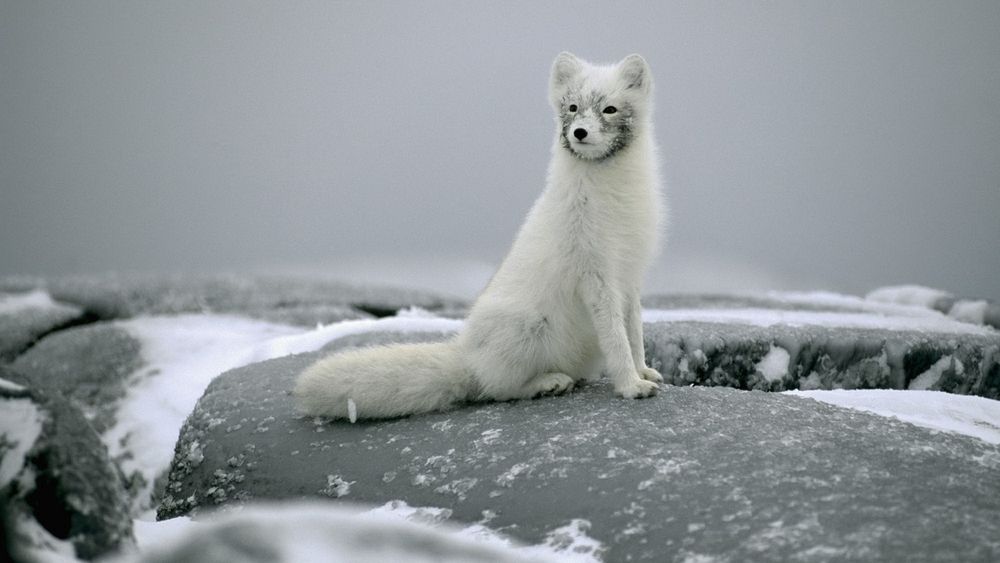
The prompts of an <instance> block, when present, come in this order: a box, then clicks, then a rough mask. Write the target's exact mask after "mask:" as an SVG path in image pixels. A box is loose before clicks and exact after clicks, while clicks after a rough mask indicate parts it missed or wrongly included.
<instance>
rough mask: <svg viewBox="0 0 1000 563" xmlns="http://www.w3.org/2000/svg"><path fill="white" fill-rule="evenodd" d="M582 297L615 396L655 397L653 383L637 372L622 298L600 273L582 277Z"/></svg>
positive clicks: (629, 397)
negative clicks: (595, 333)
mask: <svg viewBox="0 0 1000 563" xmlns="http://www.w3.org/2000/svg"><path fill="white" fill-rule="evenodd" d="M581 296H582V297H583V301H584V304H585V305H586V306H587V309H588V310H589V311H590V314H591V316H592V320H593V323H594V328H595V330H596V332H597V342H598V345H599V346H600V348H601V352H602V353H603V354H604V358H605V362H606V364H605V368H606V369H607V371H608V375H610V376H611V382H612V384H613V385H614V388H615V393H617V394H618V395H621V396H622V397H625V398H626V399H637V398H641V397H649V396H652V395H655V394H656V391H657V389H658V387H657V385H656V382H654V381H649V380H647V379H645V378H643V377H642V376H641V375H640V373H639V370H637V369H636V364H635V361H634V360H633V357H632V348H631V347H630V345H629V336H628V331H627V330H626V327H625V314H624V308H623V307H622V305H623V299H622V296H621V294H620V293H618V292H617V291H615V290H614V289H613V288H612V287H610V286H609V285H608V284H607V283H606V282H605V281H604V279H603V277H602V276H601V275H600V274H596V273H595V274H589V275H587V276H584V279H583V280H582V283H581Z"/></svg>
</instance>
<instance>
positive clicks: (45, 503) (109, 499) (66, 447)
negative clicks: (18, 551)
mask: <svg viewBox="0 0 1000 563" xmlns="http://www.w3.org/2000/svg"><path fill="white" fill-rule="evenodd" d="M0 379H4V380H7V381H9V382H13V383H16V384H19V385H21V386H23V388H21V389H14V388H11V387H9V386H6V385H4V386H0V408H9V406H10V405H12V403H8V402H9V401H24V400H28V401H30V402H31V404H32V405H34V407H35V408H36V409H37V411H38V412H39V413H40V414H41V418H42V428H41V433H40V434H39V435H38V437H37V439H36V441H35V442H34V443H33V444H32V445H31V446H30V449H27V451H26V453H25V455H24V458H23V460H18V461H19V463H18V464H17V465H18V467H20V470H19V471H18V472H17V474H16V475H15V476H14V477H13V478H12V479H11V480H10V481H8V482H5V483H0V497H3V498H6V499H8V502H9V505H8V507H7V510H8V511H9V512H10V513H11V514H20V515H22V516H23V517H25V518H29V519H33V520H35V521H36V522H37V523H38V524H39V525H41V526H42V527H43V528H45V529H46V530H47V531H48V532H49V533H50V534H52V535H53V536H54V537H56V538H58V539H62V540H69V541H70V542H72V544H73V547H74V549H75V550H76V555H77V557H80V558H82V559H88V560H89V559H94V558H96V557H98V556H101V555H105V554H109V553H112V552H115V551H117V550H118V549H120V548H123V547H126V546H129V545H131V544H132V543H133V542H134V539H133V536H132V519H131V516H130V515H129V512H128V504H127V502H126V494H125V490H124V486H123V482H122V479H121V476H120V474H119V472H118V470H117V468H116V467H115V466H114V465H113V464H112V463H111V461H110V460H109V459H108V455H107V449H106V448H105V447H104V444H103V443H102V442H101V440H100V438H98V436H97V433H96V432H94V429H93V428H92V427H91V426H90V425H89V424H88V423H87V421H86V420H85V419H84V417H83V415H82V413H81V412H80V411H79V409H77V408H76V407H75V406H74V405H73V403H72V402H70V401H69V400H67V399H66V398H64V397H62V396H60V395H59V393H58V392H56V391H54V390H52V389H43V388H38V387H34V386H33V385H32V382H31V381H30V380H29V379H28V378H26V377H23V376H22V375H20V374H18V373H16V372H14V371H11V370H9V369H7V368H4V367H2V366H0ZM0 436H2V435H0ZM12 446H13V444H10V443H8V442H6V441H5V440H2V439H0V454H3V457H4V458H6V456H7V455H8V454H10V455H13V453H12V452H15V451H16V450H15V449H13V448H12ZM4 461H5V462H7V459H4Z"/></svg>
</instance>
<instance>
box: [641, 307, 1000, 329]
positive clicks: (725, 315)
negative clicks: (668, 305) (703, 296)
mask: <svg viewBox="0 0 1000 563" xmlns="http://www.w3.org/2000/svg"><path fill="white" fill-rule="evenodd" d="M911 312H912V311H911ZM642 320H643V321H644V322H649V323H655V322H667V323H679V322H702V323H721V324H742V325H750V326H758V327H765V328H766V327H771V326H776V325H786V326H794V327H802V326H820V327H831V328H833V327H839V328H860V329H879V330H896V331H903V330H906V331H916V332H925V333H936V334H942V333H943V334H976V335H991V336H992V335H996V334H997V331H996V330H994V329H992V328H990V327H984V326H979V325H974V324H969V323H964V322H960V321H957V320H954V319H950V318H948V317H947V316H945V315H943V314H941V313H938V312H936V311H930V310H926V311H921V314H920V315H914V316H899V315H892V316H889V315H883V314H879V313H876V312H871V313H867V312H866V313H849V312H828V311H787V310H780V309H760V308H752V307H751V308H745V309H647V310H644V311H643V312H642Z"/></svg>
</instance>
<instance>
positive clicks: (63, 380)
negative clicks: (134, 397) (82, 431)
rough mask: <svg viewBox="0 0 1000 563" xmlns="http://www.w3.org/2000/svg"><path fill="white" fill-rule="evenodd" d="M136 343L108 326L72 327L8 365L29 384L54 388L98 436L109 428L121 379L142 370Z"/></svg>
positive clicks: (123, 384)
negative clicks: (77, 411)
mask: <svg viewBox="0 0 1000 563" xmlns="http://www.w3.org/2000/svg"><path fill="white" fill-rule="evenodd" d="M141 352H142V350H141V344H140V343H139V341H138V340H136V339H135V338H133V337H132V336H130V335H129V334H128V333H127V332H126V331H124V330H122V329H120V328H118V327H116V326H114V325H111V324H108V323H97V324H93V325H88V326H83V327H76V328H72V329H68V330H63V331H60V332H57V333H55V334H51V335H49V336H47V337H46V338H44V339H42V340H41V341H40V342H38V344H36V345H35V346H34V347H32V348H31V349H30V350H28V351H27V352H26V353H25V354H23V355H21V356H20V357H18V358H17V360H16V361H15V362H14V363H13V364H11V366H12V367H13V368H14V369H15V370H17V371H19V372H20V373H22V374H24V375H25V376H27V377H28V378H29V379H30V380H31V381H32V385H33V386H36V387H45V388H52V389H56V390H58V392H59V393H60V394H61V395H63V396H65V397H66V398H68V399H69V400H71V401H73V402H74V403H76V404H77V405H78V406H79V407H80V408H81V409H82V410H83V412H84V414H85V416H86V417H87V419H88V420H89V421H90V423H91V424H92V425H93V426H94V429H95V430H96V431H97V432H104V431H105V430H107V429H108V428H110V427H111V425H112V424H114V420H115V419H114V413H115V410H116V409H117V406H118V402H119V401H120V400H121V399H122V397H124V396H125V390H126V379H127V378H128V376H129V375H130V374H132V373H134V372H135V371H136V370H137V369H139V368H140V367H141V366H142V363H143V360H142V357H141Z"/></svg>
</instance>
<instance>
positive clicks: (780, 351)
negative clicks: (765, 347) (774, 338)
mask: <svg viewBox="0 0 1000 563" xmlns="http://www.w3.org/2000/svg"><path fill="white" fill-rule="evenodd" d="M790 359H791V356H790V355H789V354H788V350H785V349H784V348H782V347H781V346H775V345H774V344H771V349H770V350H769V351H768V352H767V354H766V355H765V356H764V357H763V358H761V360H760V361H759V362H757V366H756V369H757V371H759V372H760V373H761V375H763V376H764V379H766V380H767V381H768V382H772V381H780V380H781V379H782V378H783V377H785V376H786V375H788V361H789V360H790Z"/></svg>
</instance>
